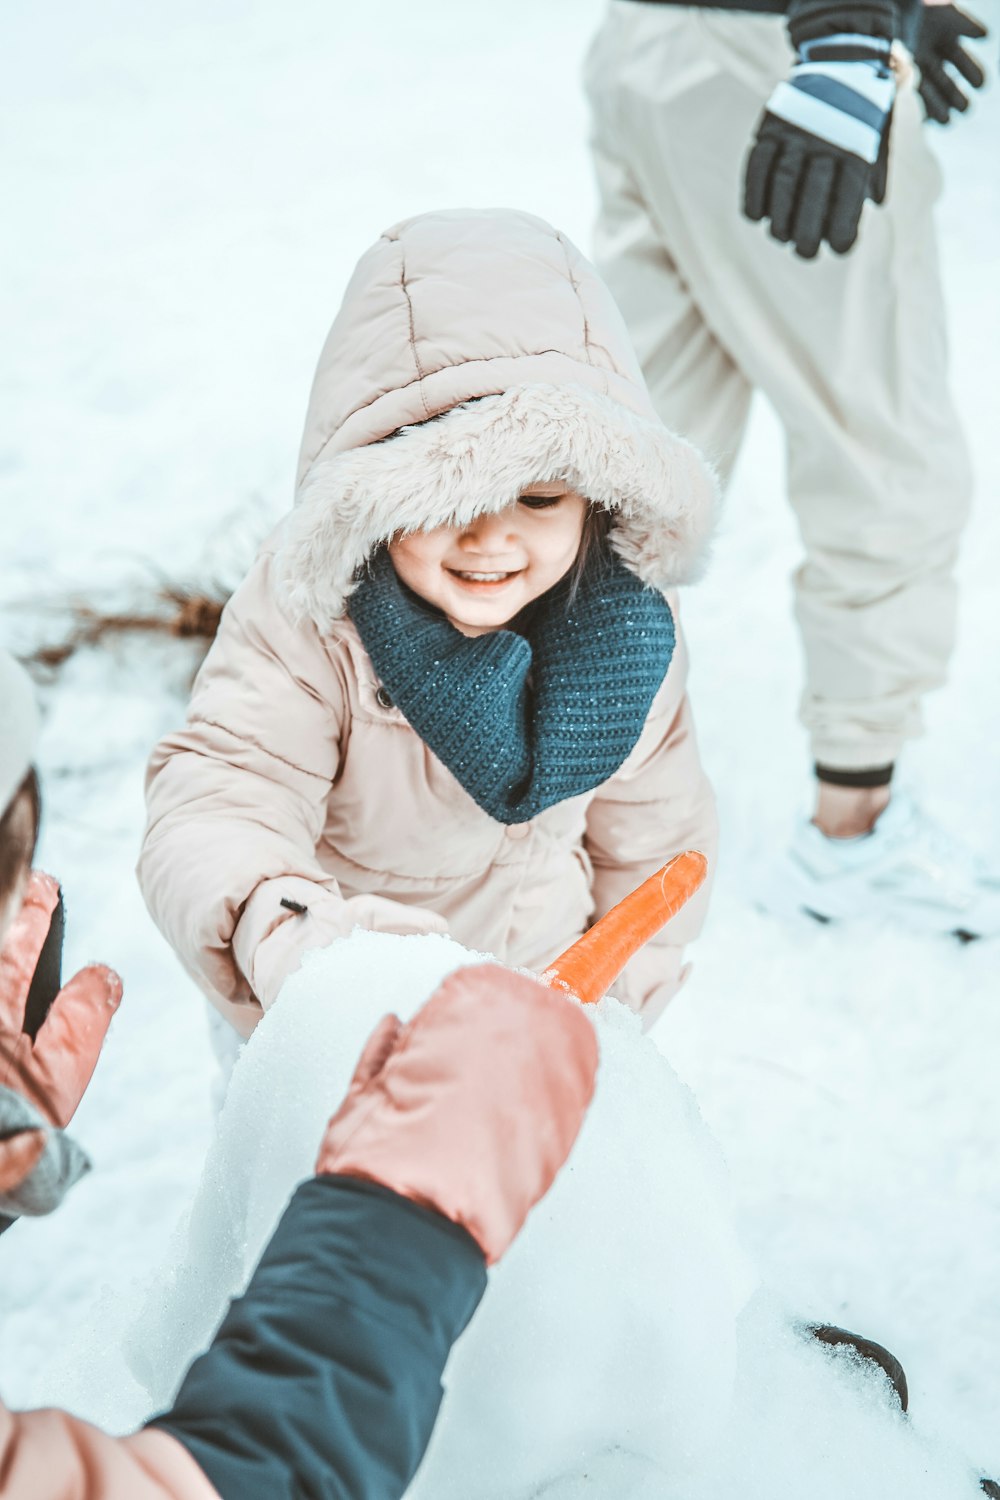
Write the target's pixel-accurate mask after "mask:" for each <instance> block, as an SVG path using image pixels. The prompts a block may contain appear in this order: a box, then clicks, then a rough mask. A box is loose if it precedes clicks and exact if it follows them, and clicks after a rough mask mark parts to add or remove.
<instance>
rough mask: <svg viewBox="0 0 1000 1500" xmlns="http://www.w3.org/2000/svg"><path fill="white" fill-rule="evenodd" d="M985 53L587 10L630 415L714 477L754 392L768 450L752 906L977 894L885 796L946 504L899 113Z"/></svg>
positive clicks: (912, 714) (948, 623)
mask: <svg viewBox="0 0 1000 1500" xmlns="http://www.w3.org/2000/svg"><path fill="white" fill-rule="evenodd" d="M984 34H985V32H984V30H983V28H982V27H981V26H980V25H979V23H978V22H976V21H974V20H973V19H972V18H970V17H968V16H966V15H965V14H964V13H963V12H962V11H960V10H958V9H957V8H955V7H954V6H952V5H949V4H927V5H921V4H919V0H905V3H904V5H903V7H902V8H900V7H899V6H897V4H896V3H894V0H703V3H700V4H697V5H677V4H672V3H656V0H613V3H612V4H611V7H610V10H609V13H608V15H607V18H606V21H605V24H604V26H603V29H602V30H601V31H600V33H599V35H598V36H597V38H596V39H595V42H594V44H593V47H592V49H591V52H590V57H589V61H588V65H587V88H588V93H589V96H590V101H591V105H592V109H593V149H594V158H595V162H596V169H597V177H598V183H599V189H600V218H599V223H598V229H597V255H596V258H597V262H598V265H599V267H600V269H601V270H602V272H603V274H604V276H605V279H606V280H607V281H608V283H609V285H610V287H611V289H612V292H613V293H614V295H615V297H616V299H617V301H618V303H619V305H620V307H621V308H622V311H623V313H624V314H625V319H626V322H627V324H628V326H629V330H630V332H631V335H632V338H633V340H634V342H635V345H636V348H637V351H638V353H639V356H640V360H641V362H642V365H643V370H644V373H645V375H646V379H647V381H648V384H649V387H650V391H651V394H652V397H653V401H654V404H655V405H656V408H657V410H658V411H659V413H660V415H661V416H662V418H663V420H664V421H665V422H666V423H667V424H668V425H669V426H670V427H671V428H673V429H674V430H675V431H678V432H681V433H683V434H685V436H688V437H690V438H691V439H692V441H693V442H695V443H696V444H697V445H698V446H699V447H700V448H701V449H702V450H703V451H704V452H706V453H707V454H708V455H709V457H710V458H712V459H714V461H715V462H716V463H717V464H718V466H719V468H720V470H721V472H722V474H723V477H724V478H726V477H728V475H729V473H730V471H731V469H732V466H733V463H734V460H735V458H736V455H737V451H738V449H739V446H740V442H741V439H742V436H743V432H744V429H745V425H746V421H747V416H748V411H749V406H750V398H751V394H752V392H753V391H754V389H759V390H761V391H763V392H764V394H765V395H766V396H767V397H768V399H769V401H770V402H771V403H772V405H773V406H774V408H775V410H776V411H777V413H778V416H779V418H780V419H781V421H782V423H783V425H784V428H785V432H786V438H787V451H788V492H789V499H790V501H791V504H792V506H793V508H794V510H795V512H796V516H797V519H798V522H799V526H800V529H801V534H802V538H803V542H804V546H805V561H804V564H803V566H802V567H801V568H800V569H799V571H798V573H797V575H796V580H795V589H796V612H797V617H798V622H799V626H800V630H801V634H802V641H803V645H804V649H805V659H806V679H807V682H806V690H805V694H804V698H803V703H802V717H803V720H804V722H805V725H806V727H807V729H808V731H809V734H810V738H811V745H812V754H813V759H814V763H815V775H816V802H815V811H814V814H813V817H812V819H811V820H810V821H803V823H802V824H801V826H799V827H798V828H797V829H796V831H795V834H794V837H793V841H792V845H791V848H790V850H789V851H788V854H787V856H786V857H785V858H784V860H783V862H782V864H781V866H780V868H779V869H778V870H777V871H776V873H775V880H774V884H773V889H772V890H771V893H770V897H769V901H770V904H771V905H773V906H774V907H775V908H776V909H778V910H781V911H784V912H787V913H792V912H796V911H801V910H802V909H805V910H807V911H809V912H810V913H812V914H814V915H815V916H817V917H820V918H824V919H837V918H849V917H851V916H855V915H859V914H865V915H876V916H886V917H890V918H892V919H896V920H899V921H901V922H904V923H908V924H913V925H919V927H920V928H921V929H922V930H924V931H927V930H936V931H942V932H958V933H960V934H963V935H975V936H981V935H987V934H990V933H996V932H998V931H1000V885H998V884H997V883H996V882H995V881H992V880H990V879H989V878H988V877H987V876H986V875H985V874H984V873H983V872H982V870H980V869H979V868H978V866H977V865H976V862H975V860H974V859H973V858H972V857H971V856H970V855H969V854H968V853H967V852H966V851H964V850H962V848H961V847H960V846H959V845H957V844H956V843H955V842H954V841H953V840H951V839H949V838H948V837H947V836H946V835H944V834H943V833H942V832H941V831H939V830H937V829H935V828H934V827H933V826H932V824H931V823H930V821H929V820H928V819H927V818H926V817H925V816H924V815H923V814H922V813H921V811H920V810H919V809H918V807H917V806H916V805H915V804H914V803H913V802H912V800H910V799H909V798H908V797H907V796H905V795H904V794H903V793H901V792H899V791H898V790H896V791H893V789H892V777H893V771H894V767H895V764H896V761H897V759H898V757H899V755H900V752H901V750H902V749H903V746H904V745H905V743H906V741H907V740H909V739H910V738H911V737H912V736H914V735H916V734H918V733H919V732H920V728H921V701H922V698H923V696H924V694H925V693H926V692H927V691H928V690H929V689H931V688H933V687H934V686H936V685H938V684H940V683H941V682H942V681H943V680H944V678H945V674H946V670H947V664H948V660H949V656H950V652H951V649H952V642H953V636H954V621H955V613H956V587H955V581H954V577H953V572H954V567H955V560H956V555H957V549H958V541H959V535H960V532H961V529H962V526H963V523H964V521H965V518H966V514H967V510H968V503H969V494H970V488H971V483H970V473H969V464H968V459H967V456H966V449H965V444H964V441H963V438H962V433H961V430H960V427H959V423H958V421H957V418H956V415H955V412H954V410H953V408H952V404H951V399H950V396H949V392H948V386H947V380H946V348H945V343H946V339H945V312H944V306H943V300H942V292H941V283H940V275H939V270H938V261H937V250H936V243H935V232H934V224H933V207H934V202H935V200H936V198H937V196H938V193H939V190H940V173H939V169H938V167H937V164H936V162H935V160H934V157H933V155H932V153H931V151H930V149H929V147H928V145H927V143H926V141H925V140H924V138H923V132H922V125H921V119H920V113H921V109H920V105H921V101H922V103H923V107H924V109H925V110H926V111H927V113H928V114H929V115H930V116H931V117H932V118H933V119H935V120H938V121H940V122H941V123H946V122H947V121H948V120H949V118H950V117H951V114H952V112H953V111H956V110H957V111H961V110H964V109H965V108H966V105H967V102H968V100H967V96H966V94H965V93H964V92H963V88H962V87H960V86H959V82H958V81H956V76H955V75H954V74H953V72H952V69H956V70H957V72H958V73H959V74H960V75H961V77H962V78H963V79H964V81H965V83H967V84H968V85H970V86H971V87H973V88H976V87H978V86H979V85H980V84H981V83H982V82H983V74H982V70H981V69H980V68H979V66H978V64H977V63H976V62H975V60H974V59H973V58H972V57H971V56H969V55H968V54H967V53H966V52H965V50H964V48H963V46H962V42H963V39H964V38H966V37H978V36H982V35H984ZM904 38H905V39H907V40H908V41H909V42H910V44H911V46H912V48H913V51H914V54H915V59H916V66H917V68H918V70H919V85H918V87H914V86H913V70H912V68H911V66H910V64H909V61H908V59H907V56H906V53H905V52H904V50H903V49H902V46H901V42H902V40H903V39H904ZM741 198H742V200H743V205H744V210H745V215H746V216H744V214H741V212H740V203H741ZM866 200H871V201H872V202H873V203H875V204H878V205H880V206H878V207H877V208H869V209H867V210H866V211H865V213H864V215H863V216H862V209H863V208H864V205H865V202H866ZM750 220H764V221H765V222H766V223H767V224H768V226H769V229H770V238H768V237H767V236H766V235H765V234H764V233H763V232H762V229H761V228H760V226H759V225H758V224H756V223H752V222H750ZM775 241H779V242H781V243H782V244H784V243H788V244H790V245H791V246H792V247H793V249H794V252H795V253H792V252H791V251H784V252H782V250H780V249H779V248H778V246H777V245H776V244H775V243H774V242H775ZM821 246H826V247H828V248H827V249H824V250H823V251H822V252H821ZM832 252H836V253H832Z"/></svg>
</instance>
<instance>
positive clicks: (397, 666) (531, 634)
mask: <svg viewBox="0 0 1000 1500" xmlns="http://www.w3.org/2000/svg"><path fill="white" fill-rule="evenodd" d="M348 611H349V614H350V617H351V619H352V620H353V621H354V624H355V626H356V627H357V630H358V634H359V635H360V637H361V640H362V643H363V645H364V647H365V650H366V651H367V652H368V655H369V656H370V657H371V660H372V664H373V666H374V668H375V671H376V672H377V673H378V676H379V678H380V679H381V681H382V685H383V686H384V688H385V690H386V692H387V693H388V694H389V696H390V697H391V698H392V700H393V702H394V703H395V704H396V705H397V706H398V707H399V708H400V709H401V710H402V712H403V714H404V715H405V716H406V718H407V720H408V722H409V723H410V725H411V726H412V728H413V729H414V730H415V731H416V732H417V734H418V735H419V736H420V738H421V739H422V740H423V741H424V743H425V744H426V745H427V746H428V748H429V749H431V750H432V751H433V752H434V754H435V755H436V756H437V757H438V759H439V760H441V761H442V762H443V763H444V764H445V765H446V766H447V767H448V769H449V770H450V771H451V772H452V774H453V775H454V776H455V778H456V780H457V781H459V783H460V784H461V785H462V786H463V787H464V788H465V790H466V791H467V792H468V794H469V796H470V797H472V798H473V800H474V801H475V802H477V803H478V804H479V806H480V807H481V808H482V809H483V811H484V812H486V813H488V814H489V816H490V817H491V818H495V819H496V821H497V822H498V823H524V822H527V821H528V820H529V819H530V818H534V817H537V815H538V814H539V813H540V812H544V810H545V809H546V808H547V807H552V806H554V805H555V804H556V803H557V802H563V801H565V800H566V799H567V798H568V797H576V796H579V795H581V794H582V793H584V792H589V791H592V790H593V789H594V788H595V787H598V786H600V785H601V784H602V783H603V782H605V781H607V780H608V778H609V777H610V776H613V775H614V773H615V772H616V771H617V770H618V769H619V768H620V767H621V765H622V764H623V762H624V761H625V760H626V758H627V757H628V755H629V754H630V753H631V751H632V750H633V749H634V748H635V746H636V744H637V742H638V739H639V736H640V735H641V733H642V730H643V726H644V724H645V722H646V717H647V715H648V713H649V710H650V707H651V705H652V702H653V699H654V698H655V696H656V694H657V692H658V690H659V688H660V685H661V683H662V682H663V679H664V677H665V676H666V673H667V668H668V667H669V665H670V659H671V656H672V655H673V650H674V620H673V615H672V614H671V612H670V606H669V605H668V604H667V601H666V600H665V599H664V598H663V596H662V594H659V593H657V592H655V591H654V590H652V589H649V588H647V587H646V586H645V585H644V584H643V583H641V582H640V581H639V579H638V578H636V576H635V574H634V573H631V572H630V571H629V570H628V568H626V566H625V564H624V563H623V562H622V561H621V559H620V558H618V557H617V556H616V555H615V554H614V553H613V552H611V551H610V549H608V548H606V547H595V548H594V549H593V550H592V552H591V555H590V557H589V558H588V560H587V563H586V565H585V567H584V571H583V576H582V578H581V579H580V582H579V585H578V587H577V590H576V592H575V594H573V591H572V586H571V581H570V578H569V576H567V577H566V578H564V579H562V580H561V581H560V582H559V583H557V584H556V585H555V587H554V588H551V589H549V591H548V592H547V593H546V594H543V595H542V596H541V598H540V599H536V600H535V601H534V602H533V603H532V604H531V605H529V606H528V608H527V609H525V610H523V611H522V612H521V614H520V615H519V616H518V617H517V619H516V620H515V621H512V623H511V625H510V626H508V627H507V628H505V629H503V630H496V631H492V632H490V633H489V634H487V635H480V636H474V637H469V636H464V635H462V633H461V631H459V630H456V629H455V627H454V626H453V625H451V624H450V623H449V622H448V620H447V619H446V618H445V617H444V615H443V614H442V613H441V612H440V611H439V610H437V609H435V608H434V607H433V606H431V605H429V604H427V603H426V602H425V601H424V600H423V599H421V598H420V597H419V596H418V595H417V594H414V593H413V592H412V590H410V589H408V588H407V587H406V586H405V585H404V584H403V583H402V582H401V581H400V579H399V577H398V575H397V573H396V570H395V568H394V567H393V565H392V562H391V560H390V558H389V555H388V553H387V552H386V550H385V549H384V548H381V549H380V550H379V551H378V552H376V553H375V555H374V556H373V558H372V559H371V561H370V563H369V566H368V569H367V571H366V573H365V575H364V577H363V578H362V580H361V582H360V584H359V585H358V587H357V589H356V590H355V592H354V593H353V594H352V596H351V599H350V603H349V605H348Z"/></svg>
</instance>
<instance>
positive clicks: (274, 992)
mask: <svg viewBox="0 0 1000 1500" xmlns="http://www.w3.org/2000/svg"><path fill="white" fill-rule="evenodd" d="M282 901H287V902H289V903H290V905H289V906H282V904H281V903H282ZM355 927H364V928H366V929H367V930H368V931H369V932H396V933H399V934H401V935H402V936H403V937H411V936H413V935H415V934H422V933H427V932H439V933H446V932H447V931H448V924H447V922H445V920H444V918H443V917H439V916H438V915H437V913H436V912H433V911H427V910H426V909H425V908H424V907H422V906H406V905H404V904H403V902H401V901H388V900H386V898H385V897H384V896H352V897H351V898H350V899H349V900H347V901H345V900H344V898H343V897H342V896H335V895H333V893H332V892H331V891H328V890H325V889H324V887H323V886H321V885H317V884H316V882H315V881H314V880H304V879H303V878H302V877H301V876H299V875H282V876H279V877H278V878H277V879H275V880H265V881H264V882H263V883H262V884H261V885H259V886H258V887H257V889H256V890H255V891H254V893H253V895H252V896H251V897H250V899H249V901H248V902H247V904H246V906H245V907H244V908H243V915H242V916H241V917H240V920H239V922H238V923H237V924H236V930H235V932H234V933H233V956H234V958H235V959H236V962H237V964H238V965H239V967H240V969H241V970H242V972H243V974H244V976H245V978H246V980H247V983H248V984H249V985H250V988H251V989H252V990H253V992H254V994H255V995H256V997H257V999H258V1000H259V1001H260V1003H261V1005H262V1006H263V1007H264V1009H265V1010H267V1009H268V1008H269V1007H270V1006H271V1005H273V1004H274V1002H275V1000H276V999H277V998H278V995H279V993H280V991H281V987H282V985H283V984H284V982H285V980H286V979H287V978H288V977H289V975H290V974H294V973H295V971H296V970H297V969H298V968H299V966H300V965H301V963H302V959H303V957H304V955H305V954H306V953H308V952H310V951H311V950H312V949H313V948H329V946H330V944H331V943H335V942H336V941H337V939H338V938H345V937H350V935H351V933H352V932H353V931H354V929H355Z"/></svg>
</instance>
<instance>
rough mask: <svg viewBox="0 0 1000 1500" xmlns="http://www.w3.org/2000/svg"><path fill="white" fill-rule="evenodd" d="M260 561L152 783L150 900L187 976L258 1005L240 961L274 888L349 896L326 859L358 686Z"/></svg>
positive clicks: (146, 854)
mask: <svg viewBox="0 0 1000 1500" xmlns="http://www.w3.org/2000/svg"><path fill="white" fill-rule="evenodd" d="M273 574H274V558H273V556H272V555H270V554H268V553H266V552H265V553H262V554H261V556H260V557H258V559H257V561H256V562H255V564H254V566H253V568H252V569H251V571H250V573H249V574H248V575H247V577H246V578H245V579H244V581H243V583H242V584H241V585H240V587H239V588H238V589H237V591H236V593H235V594H234V595H233V597H232V598H231V599H230V601H229V603H228V604H227V606H226V609H225V611H224V612H223V616H222V622H221V625H220V628H219V633H218V636H217V638H216V640H215V642H214V644H213V645H212V648H211V650H210V651H209V653H208V656H207V657H206V659H205V662H204V664H203V666H202V668H201V671H200V672H199V673H198V676H197V678H196V680H195V685H194V689H193V692H192V697H191V702H190V706H189V709H188V716H187V723H186V725H185V727H184V728H183V729H182V730H180V731H179V732H178V733H175V734H170V735H168V736H167V737H166V738H165V739H164V740H161V742H160V743H159V744H158V745H157V747H156V749H155V750H154V752H153V755H152V758H151V760H150V764H149V769H148V772H147V776H146V802H147V825H146V833H145V837H144V840H143V846H142V852H141V855H140V859H139V867H138V877H139V884H140V886H141V888H142V893H143V896H144V897H145V900H146V904H147V906H148V907H149V910H150V913H151V914H152V916H153V919H154V921H155V922H156V924H157V926H158V927H159V928H160V930H161V932H163V934H164V936H165V937H166V938H167V941H168V942H169V943H170V944H171V946H172V947H173V948H174V950H175V951H176V952H177V954H178V955H179V957H180V959H181V961H182V962H183V963H184V965H185V967H186V968H187V970H188V972H189V973H190V974H192V975H193V977H194V978H195V980H196V981H197V982H198V983H199V984H200V985H201V986H202V988H204V989H206V990H207V991H208V992H209V993H210V994H211V995H213V996H215V997H218V998H221V999H223V1000H231V1001H247V1000H250V999H251V998H252V995H251V991H250V987H249V985H248V984H247V981H246V979H245V978H244V976H243V974H242V973H241V972H240V970H239V968H238V967H237V965H236V962H235V960H234V958H233V954H232V949H231V943H232V937H233V931H234V929H235V926H236V923H237V921H238V919H239V916H240V913H241V911H242V909H243V907H244V905H245V903H246V902H247V900H248V899H249V897H250V896H251V895H252V894H253V892H254V890H255V889H256V888H257V887H258V886H260V885H261V884H262V883H263V882H265V881H267V880H269V879H272V878H276V877H281V876H287V875H292V876H299V877H303V878H304V879H306V880H309V881H313V882H316V883H317V884H318V885H321V886H323V887H324V888H325V889H326V890H327V891H329V892H331V893H332V894H333V895H334V896H338V895H339V892H338V889H337V885H336V882H335V881H333V880H332V879H331V878H330V877H329V876H328V875H327V874H326V873H325V871H324V870H323V869H322V867H321V866H320V864H319V863H318V861H317V859H316V846H317V844H318V842H319V839H320V836H321V834H322V830H323V826H324V822H325V817H326V806H327V800H328V797H329V794H330V788H331V784H332V782H333V779H334V777H335V776H336V774H337V768H338V764H339V758H340V743H341V734H342V731H343V729H344V722H345V718H346V706H347V687H346V680H345V677H344V669H343V665H342V662H341V659H340V658H339V656H338V655H337V653H336V652H335V651H331V650H329V649H328V648H327V646H326V645H325V644H324V642H323V641H322V639H321V638H320V636H319V634H318V632H317V631H316V629H315V627H314V626H313V625H312V624H310V623H308V622H306V623H305V624H296V623H295V622H293V621H292V619H291V618H290V617H289V616H288V614H287V613H286V612H285V610H284V609H283V607H282V605H281V604H280V602H279V599H278V594H277V590H276V587H275V581H274V576H273Z"/></svg>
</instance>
